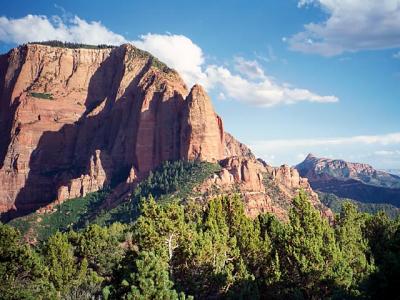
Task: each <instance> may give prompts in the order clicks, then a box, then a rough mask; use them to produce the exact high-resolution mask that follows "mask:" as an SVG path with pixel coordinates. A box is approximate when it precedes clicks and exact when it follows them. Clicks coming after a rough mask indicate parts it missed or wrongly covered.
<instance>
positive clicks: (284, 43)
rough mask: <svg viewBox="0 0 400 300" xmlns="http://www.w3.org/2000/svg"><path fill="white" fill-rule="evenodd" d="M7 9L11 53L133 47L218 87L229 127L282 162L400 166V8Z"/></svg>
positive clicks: (224, 4)
mask: <svg viewBox="0 0 400 300" xmlns="http://www.w3.org/2000/svg"><path fill="white" fill-rule="evenodd" d="M23 2H24V4H23V5H21V1H7V2H6V3H3V4H2V8H1V11H0V51H1V52H3V53H4V52H6V51H8V50H9V49H10V48H11V47H14V46H15V45H16V44H18V43H22V42H26V41H32V40H45V39H55V38H57V39H64V40H70V41H77V42H87V43H111V44H120V43H123V42H132V43H134V44H136V45H137V46H138V47H140V48H144V49H146V50H148V51H150V52H152V53H153V54H155V55H156V56H158V57H159V58H160V59H161V60H164V61H165V62H167V63H168V64H169V65H171V66H172V67H174V68H175V69H177V70H178V71H179V72H180V73H181V74H182V76H183V78H184V79H185V81H186V82H187V83H188V85H191V84H193V83H195V82H199V83H201V84H202V85H204V86H205V87H206V89H207V90H208V92H209V94H210V96H211V97H212V99H213V103H214V105H215V108H216V110H217V112H218V113H219V114H220V115H221V116H222V118H223V120H224V125H225V129H226V130H227V131H229V132H231V133H232V134H233V135H234V136H236V137H237V138H238V139H239V140H241V141H243V142H244V143H246V144H248V145H250V146H251V148H252V149H253V151H254V152H255V153H256V154H257V155H258V156H260V157H262V158H264V159H265V160H266V161H267V162H269V163H270V164H272V165H279V164H282V163H287V164H290V165H293V164H296V163H298V162H300V161H301V160H302V159H304V157H305V156H306V154H307V153H308V152H312V153H314V154H315V155H317V156H325V157H332V158H343V159H346V160H350V161H357V162H366V163H370V164H372V165H373V166H375V167H377V168H381V169H384V168H400V121H399V116H400V0H382V1H375V0H299V1H296V0H279V1H278V0H275V1H251V3H249V1H235V0H230V1H225V0H219V1H158V0H157V1H151V3H149V2H148V1H99V0H98V1H96V3H95V4H93V2H89V1H58V2H54V1H23Z"/></svg>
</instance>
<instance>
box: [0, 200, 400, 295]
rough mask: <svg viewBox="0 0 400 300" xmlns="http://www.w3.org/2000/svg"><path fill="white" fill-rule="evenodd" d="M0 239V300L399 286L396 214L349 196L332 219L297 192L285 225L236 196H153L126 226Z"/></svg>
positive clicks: (8, 230) (360, 291) (4, 230)
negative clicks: (249, 212) (367, 207)
mask: <svg viewBox="0 0 400 300" xmlns="http://www.w3.org/2000/svg"><path fill="white" fill-rule="evenodd" d="M0 236H1V237H2V238H1V239H0V257H1V260H0V282H1V284H0V295H1V297H2V299H187V298H188V299H189V298H191V296H188V295H192V296H194V298H195V299H378V298H379V299H389V298H392V297H393V295H396V293H397V289H398V285H399V284H400V220H399V219H397V220H391V219H389V218H387V217H386V216H385V215H384V214H382V213H379V214H377V215H374V216H372V215H368V214H361V213H359V212H358V211H357V209H356V207H355V206H354V205H352V204H350V203H346V204H344V205H343V207H342V209H341V212H340V214H338V215H337V217H336V220H335V222H334V223H333V224H329V223H328V221H327V220H326V219H324V218H323V217H321V215H320V213H319V212H318V211H317V210H316V209H315V208H314V207H313V206H312V205H311V203H310V202H309V201H308V199H307V197H306V195H305V194H304V193H300V194H299V195H298V196H297V197H296V198H295V199H294V200H293V206H292V208H291V209H290V212H289V220H288V222H287V223H283V222H280V221H278V220H277V219H276V218H275V217H273V216H272V215H269V214H265V215H260V216H259V217H258V218H255V219H250V218H248V217H246V215H245V213H244V206H243V201H242V199H241V198H240V197H239V196H221V197H216V198H215V199H213V200H211V201H209V202H208V203H204V204H202V203H199V202H196V201H194V200H191V201H188V202H187V203H186V204H185V205H183V204H180V203H179V199H178V201H171V202H168V203H164V204H158V203H157V202H156V201H155V200H154V198H152V197H151V196H150V197H149V198H148V199H147V200H142V201H141V205H140V216H139V217H138V218H137V219H136V221H134V222H133V223H131V224H125V225H123V224H120V223H114V224H112V225H111V226H109V227H100V226H98V225H90V226H88V227H86V228H85V229H83V230H81V231H79V232H76V231H73V230H71V231H68V232H64V233H59V232H57V233H55V234H54V235H52V236H50V237H49V238H48V239H47V240H46V241H44V242H43V243H39V244H37V245H30V244H27V243H26V242H24V241H23V240H22V237H21V235H20V233H19V232H18V231H17V230H16V229H14V228H13V227H10V226H8V225H1V224H0Z"/></svg>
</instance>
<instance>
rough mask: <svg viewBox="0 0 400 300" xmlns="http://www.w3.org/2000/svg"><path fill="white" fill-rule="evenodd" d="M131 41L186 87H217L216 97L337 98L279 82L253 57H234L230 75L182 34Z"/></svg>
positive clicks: (261, 100) (260, 101)
mask: <svg viewBox="0 0 400 300" xmlns="http://www.w3.org/2000/svg"><path fill="white" fill-rule="evenodd" d="M133 44H134V45H136V46H137V47H139V48H142V49H144V50H147V51H149V52H151V53H152V54H153V55H155V56H156V57H158V58H159V59H160V60H162V61H163V62H165V63H166V64H167V65H169V66H170V67H172V68H174V69H176V70H177V71H178V72H179V73H180V74H181V76H182V77H183V79H184V80H185V82H186V83H187V84H188V85H189V86H192V85H193V84H195V83H200V84H202V85H203V86H204V87H205V88H206V89H207V90H208V91H210V90H213V89H214V90H217V92H218V95H219V99H226V98H227V97H229V98H230V99H235V100H238V101H242V102H246V103H249V104H252V105H257V106H264V107H269V106H273V105H278V104H289V103H296V102H299V101H310V102H320V103H326V102H336V101H338V98H337V97H335V96H320V95H318V94H315V93H313V92H311V91H309V90H306V89H298V88H292V87H290V86H289V85H287V84H282V85H279V84H278V83H276V82H275V81H274V80H273V79H271V78H269V77H268V76H267V75H266V74H265V72H264V71H263V69H262V68H261V66H260V64H259V63H258V62H257V61H254V60H252V61H249V60H246V59H244V58H243V57H236V58H234V66H233V68H234V69H235V70H236V71H237V72H238V74H232V73H231V71H230V70H229V69H228V68H226V67H222V66H218V65H207V64H206V62H205V58H204V54H203V51H202V49H201V48H200V47H199V46H198V45H196V44H195V43H193V42H192V41H191V40H190V39H189V38H187V37H186V36H183V35H173V34H151V33H149V34H146V35H142V36H141V37H140V39H139V40H136V41H133Z"/></svg>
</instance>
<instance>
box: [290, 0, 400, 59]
mask: <svg viewBox="0 0 400 300" xmlns="http://www.w3.org/2000/svg"><path fill="white" fill-rule="evenodd" d="M308 5H316V6H318V7H320V8H322V10H324V11H325V12H326V13H327V15H328V17H327V19H326V20H325V21H323V22H320V23H309V24H306V25H304V31H301V32H299V33H297V34H295V35H293V36H291V37H290V38H288V39H287V42H288V43H289V47H290V49H292V50H295V51H300V52H304V53H315V54H320V55H324V56H334V55H339V54H341V53H344V52H356V51H361V50H376V49H388V48H398V47H400V0H381V1H376V0H300V1H299V2H298V7H300V8H301V7H304V6H308Z"/></svg>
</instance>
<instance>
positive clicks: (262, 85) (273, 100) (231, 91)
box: [206, 65, 338, 107]
mask: <svg viewBox="0 0 400 300" xmlns="http://www.w3.org/2000/svg"><path fill="white" fill-rule="evenodd" d="M206 74H207V77H208V82H209V83H210V86H211V87H216V86H217V87H219V88H221V89H222V90H223V92H224V93H225V94H226V96H227V97H230V98H232V99H235V100H238V101H242V102H246V103H249V104H253V105H256V106H262V107H270V106H274V105H278V104H293V103H296V102H299V101H309V102H319V103H328V102H337V101H338V98H337V97H335V96H320V95H318V94H315V93H313V92H311V91H309V90H306V89H298V88H292V87H290V86H288V85H287V84H278V83H276V82H275V81H274V80H272V79H270V78H268V77H266V75H265V74H264V76H263V77H262V78H263V79H262V80H261V81H252V80H248V79H246V78H244V77H242V76H240V75H235V74H232V73H231V71H230V70H229V69H227V68H225V67H221V66H216V65H210V66H208V67H207V69H206Z"/></svg>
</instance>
